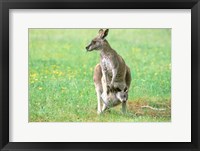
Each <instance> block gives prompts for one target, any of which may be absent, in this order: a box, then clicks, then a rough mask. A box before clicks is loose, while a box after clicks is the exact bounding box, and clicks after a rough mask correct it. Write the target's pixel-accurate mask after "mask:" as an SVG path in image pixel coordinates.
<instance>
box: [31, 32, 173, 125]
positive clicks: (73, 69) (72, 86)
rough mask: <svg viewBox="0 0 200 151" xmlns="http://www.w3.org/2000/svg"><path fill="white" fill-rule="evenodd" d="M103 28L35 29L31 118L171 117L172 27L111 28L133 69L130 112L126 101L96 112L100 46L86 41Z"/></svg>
mask: <svg viewBox="0 0 200 151" xmlns="http://www.w3.org/2000/svg"><path fill="white" fill-rule="evenodd" d="M97 32H98V29H29V122H163V121H164V122H169V121H171V30H170V29H110V32H109V34H108V36H107V38H106V39H107V40H108V41H109V43H110V45H111V47H112V48H113V49H115V50H116V51H117V52H118V54H120V55H121V56H122V57H123V58H124V60H125V61H126V64H127V65H128V66H129V67H130V69H131V74H132V83H131V87H130V91H129V104H128V113H127V114H126V115H123V114H122V113H121V111H120V108H121V106H117V107H114V108H112V109H111V110H110V111H107V112H105V114H103V115H97V113H96V108H97V107H96V106H97V99H96V93H95V89H94V83H93V70H94V67H95V65H96V64H97V63H98V62H99V52H97V51H94V52H86V50H85V47H86V45H87V44H88V43H89V42H90V41H91V40H92V38H94V37H95V36H96V34H97ZM143 105H150V106H152V107H156V108H164V109H165V110H164V111H156V110H151V109H148V108H142V106H143Z"/></svg>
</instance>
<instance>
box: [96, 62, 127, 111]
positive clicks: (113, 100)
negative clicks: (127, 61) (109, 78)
mask: <svg viewBox="0 0 200 151" xmlns="http://www.w3.org/2000/svg"><path fill="white" fill-rule="evenodd" d="M126 67H127V72H126V76H125V82H126V87H125V88H124V89H123V90H121V89H120V88H114V89H110V88H109V89H108V92H107V99H105V98H103V96H102V93H103V85H105V84H106V83H105V82H104V81H102V78H103V77H102V69H101V66H100V64H97V65H96V66H95V69H94V76H93V80H94V84H95V90H96V94H97V100H98V106H97V113H98V114H100V113H102V112H104V111H105V110H106V109H108V108H110V107H114V106H116V105H118V104H120V103H122V112H123V113H126V102H127V100H128V90H129V87H130V84H131V73H130V69H129V67H128V66H126ZM101 102H102V103H103V108H102V110H101Z"/></svg>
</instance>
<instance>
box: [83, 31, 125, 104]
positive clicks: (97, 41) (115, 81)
mask: <svg viewBox="0 0 200 151" xmlns="http://www.w3.org/2000/svg"><path fill="white" fill-rule="evenodd" d="M108 32H109V29H106V30H103V29H100V30H99V33H98V35H97V36H96V37H95V38H94V39H93V40H92V41H91V43H90V44H89V45H88V46H87V47H86V49H87V51H93V50H99V51H100V66H101V70H102V77H103V78H101V80H102V83H105V84H103V85H102V86H103V94H102V97H103V98H104V100H106V99H107V97H108V89H111V90H112V89H114V88H119V89H120V90H123V89H124V88H125V87H126V82H125V77H126V73H127V70H128V69H127V66H126V64H125V61H124V60H123V58H122V57H121V56H120V55H119V54H117V52H116V51H115V50H114V49H112V48H111V46H110V44H109V43H108V41H107V40H106V39H105V37H106V36H107V35H108ZM106 102H107V101H106Z"/></svg>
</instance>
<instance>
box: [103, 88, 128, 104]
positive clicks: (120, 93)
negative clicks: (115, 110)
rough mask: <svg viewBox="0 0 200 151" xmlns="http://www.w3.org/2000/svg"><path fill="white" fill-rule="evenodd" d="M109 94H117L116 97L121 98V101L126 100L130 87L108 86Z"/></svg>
mask: <svg viewBox="0 0 200 151" xmlns="http://www.w3.org/2000/svg"><path fill="white" fill-rule="evenodd" d="M107 94H108V95H109V94H115V96H116V98H117V99H119V100H120V102H126V101H127V100H128V88H127V87H125V88H123V89H120V88H113V89H110V88H109V87H108V91H107Z"/></svg>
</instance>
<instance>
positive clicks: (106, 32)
mask: <svg viewBox="0 0 200 151" xmlns="http://www.w3.org/2000/svg"><path fill="white" fill-rule="evenodd" d="M108 32H109V29H106V30H105V31H104V33H103V37H102V39H103V38H105V37H106V36H107V35H108Z"/></svg>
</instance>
